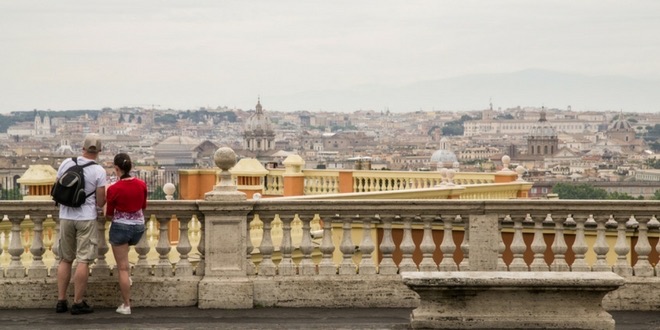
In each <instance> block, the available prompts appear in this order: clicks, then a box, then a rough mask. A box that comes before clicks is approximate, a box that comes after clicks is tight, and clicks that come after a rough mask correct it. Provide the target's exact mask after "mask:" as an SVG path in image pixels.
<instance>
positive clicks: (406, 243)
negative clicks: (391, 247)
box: [399, 217, 417, 273]
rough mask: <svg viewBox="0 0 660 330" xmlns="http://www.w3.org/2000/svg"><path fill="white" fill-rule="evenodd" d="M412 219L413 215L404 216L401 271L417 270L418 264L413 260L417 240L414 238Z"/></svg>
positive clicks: (400, 248) (400, 247)
mask: <svg viewBox="0 0 660 330" xmlns="http://www.w3.org/2000/svg"><path fill="white" fill-rule="evenodd" d="M412 221H413V217H404V218H403V238H402V239H401V245H399V250H401V254H402V256H401V262H400V263H399V273H401V272H415V271H417V265H416V264H415V261H413V252H415V242H414V241H413V239H412Z"/></svg>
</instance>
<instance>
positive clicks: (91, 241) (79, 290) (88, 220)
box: [55, 134, 106, 315]
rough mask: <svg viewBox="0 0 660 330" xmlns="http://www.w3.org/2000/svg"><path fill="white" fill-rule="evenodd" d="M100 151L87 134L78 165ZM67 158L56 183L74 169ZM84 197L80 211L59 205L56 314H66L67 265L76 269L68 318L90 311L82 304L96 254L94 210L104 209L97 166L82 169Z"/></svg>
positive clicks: (101, 177) (102, 185) (100, 172)
mask: <svg viewBox="0 0 660 330" xmlns="http://www.w3.org/2000/svg"><path fill="white" fill-rule="evenodd" d="M100 151H101V140H100V138H99V136H98V135H96V134H90V135H87V136H86V137H85V141H84V142H83V149H82V157H78V158H77V162H78V165H85V164H87V163H89V162H95V161H96V159H97V157H98V154H99V152H100ZM74 165H75V163H74V161H73V160H72V159H71V158H68V159H66V160H64V161H63V162H62V165H60V167H59V169H58V170H57V178H58V179H59V178H60V177H61V176H62V175H63V174H64V172H66V170H67V169H68V168H69V167H71V166H74ZM83 171H84V172H83V173H84V174H83V175H84V178H85V180H84V181H85V193H86V195H87V199H86V200H85V203H84V204H83V205H82V206H80V207H69V206H64V205H60V216H59V219H60V242H59V257H60V263H59V265H58V267H57V299H58V300H57V306H56V309H55V311H56V312H57V313H64V312H66V311H68V309H69V307H68V302H67V289H68V286H69V281H70V280H71V265H72V263H73V260H74V259H77V261H78V266H77V267H76V272H75V274H74V275H73V293H74V294H73V304H72V305H71V314H73V315H77V314H87V313H92V312H93V311H94V310H93V309H92V308H91V307H90V306H89V305H88V304H87V302H86V301H84V300H83V296H84V294H85V291H86V290H87V280H88V277H89V264H90V263H92V262H94V260H95V259H96V257H97V253H98V239H97V230H96V218H97V214H98V210H100V209H101V208H102V207H103V205H105V185H106V172H105V169H103V167H101V166H100V165H90V166H87V167H85V168H84V169H83Z"/></svg>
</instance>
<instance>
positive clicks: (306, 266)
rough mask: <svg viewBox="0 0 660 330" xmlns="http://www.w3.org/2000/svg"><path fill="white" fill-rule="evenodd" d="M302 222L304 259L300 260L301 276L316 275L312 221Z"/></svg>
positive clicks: (301, 245) (301, 250)
mask: <svg viewBox="0 0 660 330" xmlns="http://www.w3.org/2000/svg"><path fill="white" fill-rule="evenodd" d="M300 220H302V241H300V252H302V259H301V260H300V266H299V267H300V274H301V275H316V267H314V261H312V252H313V251H314V247H313V246H312V233H311V225H310V223H311V222H312V220H313V217H312V219H303V218H301V219H300Z"/></svg>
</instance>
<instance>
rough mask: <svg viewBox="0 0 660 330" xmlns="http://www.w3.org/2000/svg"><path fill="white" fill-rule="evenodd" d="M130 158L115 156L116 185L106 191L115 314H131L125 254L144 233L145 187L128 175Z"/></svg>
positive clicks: (128, 267)
mask: <svg viewBox="0 0 660 330" xmlns="http://www.w3.org/2000/svg"><path fill="white" fill-rule="evenodd" d="M132 167H133V164H132V163H131V158H130V157H128V155H127V154H125V153H119V154H117V155H116V156H115V159H114V169H115V174H116V175H117V177H118V178H119V180H118V181H117V182H115V183H114V184H112V185H110V187H108V193H107V204H106V205H107V210H106V217H107V219H109V220H112V225H111V226H110V239H109V241H110V245H112V253H113V254H114V255H115V261H116V262H117V269H118V271H119V290H120V291H121V297H122V299H123V301H124V302H123V303H122V304H121V306H119V307H118V308H117V313H120V314H131V278H130V266H129V264H128V250H129V249H130V246H131V245H136V244H137V243H138V242H139V241H140V238H142V234H143V233H144V228H145V227H144V213H143V212H142V211H143V210H144V209H145V208H146V207H147V185H146V184H145V183H144V181H142V180H140V179H138V178H135V177H132V176H131V175H130V171H131V168H132Z"/></svg>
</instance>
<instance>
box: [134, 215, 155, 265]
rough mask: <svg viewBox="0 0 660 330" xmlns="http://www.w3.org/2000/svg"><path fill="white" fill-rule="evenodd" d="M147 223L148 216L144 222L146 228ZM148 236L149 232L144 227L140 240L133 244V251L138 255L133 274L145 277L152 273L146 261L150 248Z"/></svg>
mask: <svg viewBox="0 0 660 330" xmlns="http://www.w3.org/2000/svg"><path fill="white" fill-rule="evenodd" d="M148 225H149V218H148V217H147V219H146V221H145V224H144V226H145V228H147V227H148ZM148 236H149V234H148V233H147V230H146V229H145V231H144V232H143V233H142V237H140V241H138V243H137V244H136V245H135V252H136V253H137V255H138V259H137V262H136V263H135V266H134V267H133V276H136V277H146V276H150V275H151V274H152V269H151V265H150V264H149V261H147V254H148V253H149V251H150V250H151V247H150V246H149V238H148Z"/></svg>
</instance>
